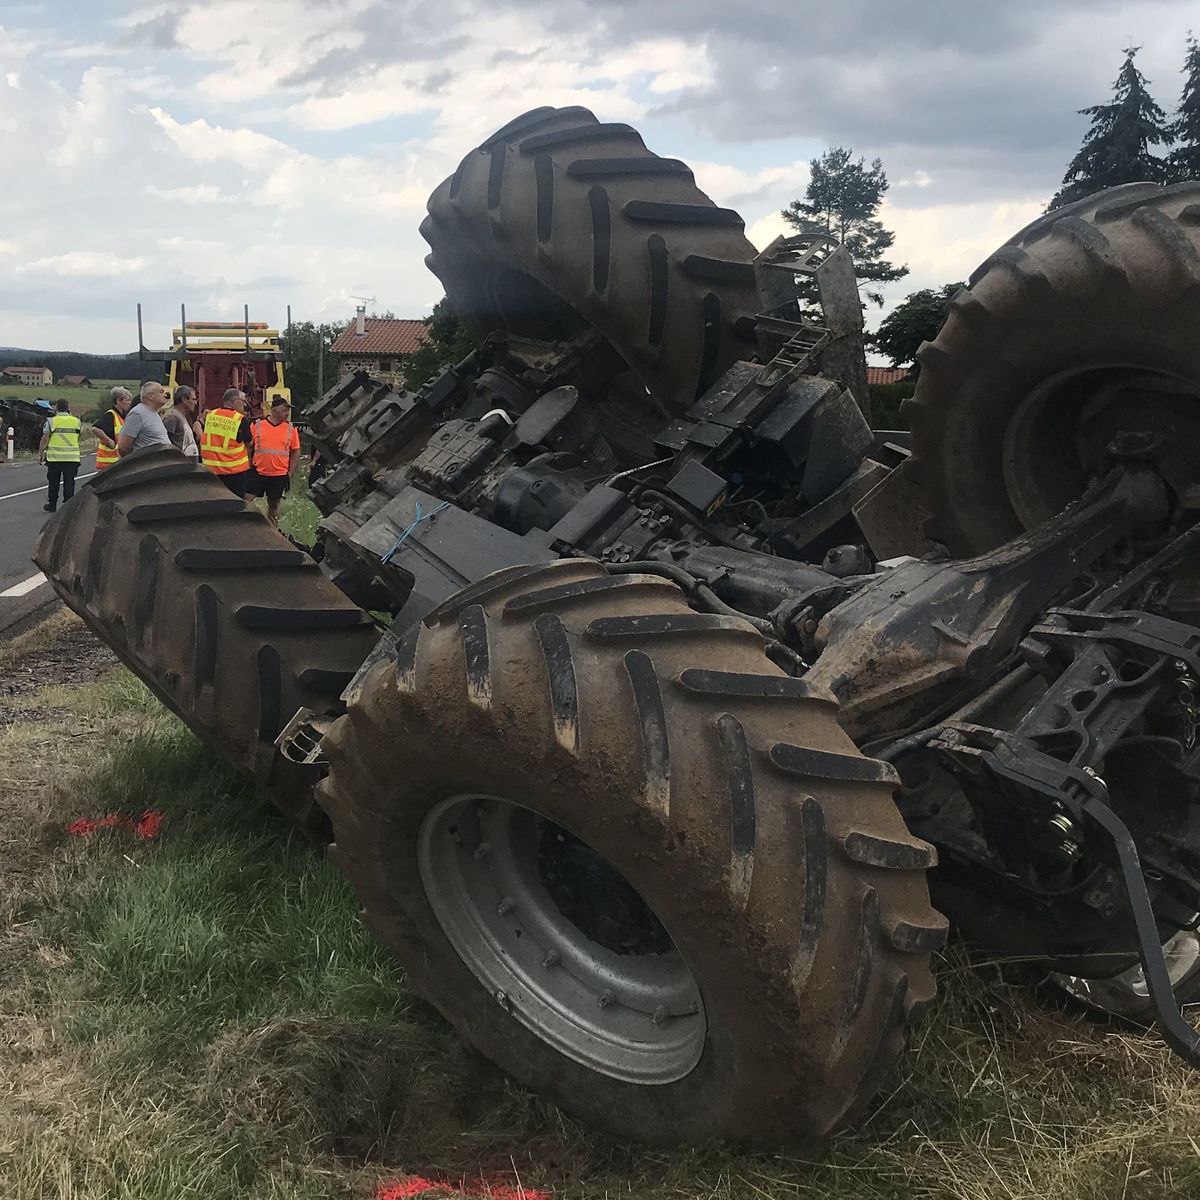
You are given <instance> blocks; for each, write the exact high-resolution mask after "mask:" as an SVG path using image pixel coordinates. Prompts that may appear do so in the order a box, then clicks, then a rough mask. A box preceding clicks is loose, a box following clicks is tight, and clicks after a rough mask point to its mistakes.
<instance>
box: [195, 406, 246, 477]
mask: <svg viewBox="0 0 1200 1200" xmlns="http://www.w3.org/2000/svg"><path fill="white" fill-rule="evenodd" d="M245 412H246V394H245V392H243V391H241V390H240V389H239V388H229V389H228V390H227V391H226V392H225V394H224V395H223V396H222V397H221V407H220V408H213V409H210V410H209V411H208V412H207V413H206V414H205V416H204V432H203V433H202V434H201V435H200V461H201V462H202V463H203V464H204V466H206V467H207V468H208V469H209V470H210V471H211V472H212V473H213V474H214V475H215V476H216V477H217V478H218V479H219V480H220V481H221V482H222V483H223V484H224V485H225V486H226V487H227V488H228V489H229V490H230V491H231V492H232V493H233V494H234V495H235V496H237V497H238V498H239V499H243V500H244V499H245V497H246V484H247V483H249V482H250V478H251V471H250V450H249V446H250V424H249V422H248V421H247V420H246V417H245Z"/></svg>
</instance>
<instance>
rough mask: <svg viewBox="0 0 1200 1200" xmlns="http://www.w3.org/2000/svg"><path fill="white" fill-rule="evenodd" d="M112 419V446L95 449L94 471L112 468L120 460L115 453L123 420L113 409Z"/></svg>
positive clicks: (100, 446)
mask: <svg viewBox="0 0 1200 1200" xmlns="http://www.w3.org/2000/svg"><path fill="white" fill-rule="evenodd" d="M112 418H113V444H112V445H111V446H105V445H104V444H103V443H101V444H100V445H98V446H97V447H96V470H97V471H103V470H104V468H105V467H111V466H114V465H115V464H116V463H118V462H119V461H120V459H121V456H120V455H119V454H118V453H117V439H118V438H119V437H120V436H121V426H122V425H124V424H125V418H124V417H123V416H121V414H120V413H119V412H117V410H116V409H115V408H114V409H113V410H112Z"/></svg>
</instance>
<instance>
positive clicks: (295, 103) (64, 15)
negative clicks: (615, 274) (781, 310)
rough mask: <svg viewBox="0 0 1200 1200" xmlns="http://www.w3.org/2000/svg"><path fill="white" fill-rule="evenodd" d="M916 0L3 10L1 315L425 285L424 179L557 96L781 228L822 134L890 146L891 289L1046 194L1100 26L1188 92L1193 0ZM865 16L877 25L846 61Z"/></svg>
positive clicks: (769, 229)
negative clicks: (83, 12)
mask: <svg viewBox="0 0 1200 1200" xmlns="http://www.w3.org/2000/svg"><path fill="white" fill-rule="evenodd" d="M920 8H921V6H919V5H918V6H917V7H916V9H915V10H914V9H912V8H911V6H910V7H909V8H904V7H903V6H900V7H899V8H898V7H896V6H894V5H891V4H887V3H885V0H846V3H844V4H843V5H840V6H835V7H834V8H832V9H828V10H827V11H825V15H824V17H823V19H822V22H820V23H819V25H814V26H812V27H811V28H809V29H807V30H806V40H805V51H804V55H803V56H802V59H800V60H797V58H796V51H795V40H794V32H795V19H796V17H795V12H794V11H793V8H789V7H788V6H786V5H783V4H782V3H781V2H780V0H757V2H756V3H752V4H750V5H748V6H745V11H740V10H738V9H736V8H734V9H731V8H730V7H729V6H728V5H727V4H725V3H724V2H723V0H722V2H721V3H718V2H717V0H689V4H687V5H683V6H680V5H678V4H677V3H673V2H668V0H637V3H634V2H633V0H589V2H587V3H585V2H584V0H550V3H549V4H545V3H543V4H539V5H537V6H534V5H532V4H530V3H529V2H528V0H491V2H490V3H489V4H486V5H484V4H482V3H480V2H479V0H438V3H437V4H436V5H429V4H419V3H417V0H338V3H336V4H333V3H328V2H327V0H170V2H169V3H168V2H165V0H164V2H150V3H142V2H140V0H114V2H113V4H112V5H110V6H105V11H106V12H107V11H109V10H111V9H115V10H117V11H116V13H115V16H111V17H108V16H104V15H100V10H99V9H97V12H96V13H95V14H89V19H88V20H87V21H86V22H83V21H77V20H76V19H75V18H74V17H73V15H72V14H73V11H74V10H73V9H72V8H71V6H69V5H58V6H50V5H47V6H43V7H40V8H37V7H35V6H30V7H29V8H28V9H26V10H24V11H25V13H26V15H25V16H24V17H22V18H18V17H17V16H16V15H15V12H16V10H14V12H13V13H12V14H10V13H8V12H7V11H6V14H5V20H6V22H7V27H5V26H0V72H2V73H3V76H4V81H5V84H6V86H4V87H0V155H3V156H4V157H5V159H6V160H8V161H17V160H20V161H22V162H23V163H24V164H26V165H25V166H24V168H23V170H22V175H21V180H20V186H19V187H9V188H7V189H4V190H2V191H0V231H3V236H4V237H5V238H7V239H9V240H8V241H7V242H0V255H4V256H5V257H4V262H5V265H6V267H8V269H9V270H10V272H11V271H13V270H14V269H17V270H19V271H20V272H21V281H22V286H21V289H20V295H21V299H20V305H19V306H17V305H16V304H15V302H14V300H13V298H12V297H7V298H5V299H4V300H3V301H2V302H3V303H6V304H8V305H9V306H10V307H9V308H8V309H7V310H6V311H5V312H4V313H3V316H2V321H3V326H4V329H5V340H6V341H22V342H24V343H26V344H31V345H41V344H45V338H47V337H50V336H51V335H53V338H54V340H55V342H56V343H57V344H58V345H64V346H65V345H75V346H79V347H80V348H85V349H86V348H92V349H109V350H119V349H124V348H127V347H128V345H129V343H130V341H131V338H132V333H131V330H132V321H131V317H130V316H129V314H130V313H131V312H132V304H133V302H134V301H135V300H136V299H143V300H145V302H146V311H147V318H148V320H149V321H151V322H153V321H159V320H160V321H161V322H162V324H163V327H164V329H165V328H166V327H167V326H169V324H170V322H171V321H172V320H173V319H175V317H176V316H177V313H178V304H179V302H180V300H183V301H185V302H186V303H187V305H188V309H189V312H197V313H199V314H200V315H203V311H207V312H211V313H214V314H217V315H220V314H222V313H234V314H237V313H240V312H241V306H242V304H244V303H250V304H251V305H252V306H253V309H254V312H255V315H261V316H262V317H263V318H264V319H269V320H273V321H279V320H282V319H283V309H284V305H285V304H286V303H288V302H290V303H291V304H292V305H293V311H294V313H295V315H296V316H297V317H306V316H311V317H314V318H318V319H333V318H341V317H344V316H346V315H347V314H348V313H349V312H351V311H352V304H353V302H352V301H351V299H350V293H351V292H355V291H358V290H360V289H364V288H365V289H366V290H368V291H373V292H374V293H375V294H376V295H377V296H378V297H379V304H380V305H381V306H386V307H390V308H393V309H395V310H396V311H397V312H401V313H414V314H416V313H419V312H423V311H425V310H427V308H428V307H429V304H430V302H431V301H432V300H433V299H436V297H437V296H438V295H439V294H440V288H439V286H438V284H437V282H436V280H434V279H433V278H432V277H431V276H430V275H429V274H428V272H427V271H426V270H425V268H424V266H423V263H422V259H423V257H424V253H425V250H426V247H425V244H424V242H423V241H422V239H421V238H420V237H419V235H418V233H417V226H418V224H419V221H420V218H421V216H422V212H423V209H424V205H425V200H426V197H427V196H428V194H429V192H430V191H431V190H432V189H433V188H434V187H435V186H436V185H437V184H438V183H439V182H440V181H441V179H442V178H444V177H445V176H446V175H447V174H448V173H449V172H450V171H452V170H453V169H454V167H455V166H456V164H457V163H458V161H459V160H460V159H461V158H462V156H463V154H464V153H465V152H466V151H467V150H468V149H469V148H470V147H471V146H473V145H476V144H477V143H478V141H479V140H480V139H481V138H482V137H483V136H486V135H487V134H488V133H490V132H491V131H492V130H494V129H495V128H497V127H498V126H500V125H501V124H503V123H505V122H506V121H508V120H510V119H511V118H512V117H514V116H516V115H517V114H519V113H520V112H522V111H524V110H526V109H529V108H533V107H536V106H540V105H583V106H586V107H589V108H591V109H593V111H595V112H596V113H597V115H598V116H599V117H600V119H601V120H605V121H629V122H632V123H634V124H636V125H637V126H638V128H639V129H640V130H641V131H642V132H643V133H644V134H645V136H646V139H647V144H649V145H651V146H652V147H653V148H654V149H655V150H657V151H658V152H659V153H661V154H664V155H668V156H673V157H680V158H684V159H685V160H688V161H690V162H691V164H692V166H693V169H694V171H695V174H696V178H697V181H698V183H699V184H700V186H701V187H702V188H704V189H705V190H707V191H708V192H709V194H710V195H711V196H712V197H713V199H714V200H715V201H716V202H717V203H718V204H722V205H725V206H729V207H734V208H737V209H738V210H739V211H741V212H742V213H743V215H744V216H745V217H746V219H747V224H748V233H749V236H750V237H751V239H752V240H753V241H754V242H755V243H756V244H759V245H763V244H765V243H767V242H769V241H770V240H771V238H772V237H773V236H774V235H775V233H777V232H785V231H786V230H785V227H784V226H783V223H782V221H781V220H780V219H779V217H778V210H779V209H780V208H781V207H783V206H784V205H785V204H786V203H787V202H788V201H789V200H791V199H793V198H794V197H796V196H798V195H800V194H802V193H803V191H804V187H805V184H806V182H807V178H808V166H807V159H808V157H810V156H811V154H812V153H816V152H817V151H818V150H819V148H820V146H821V145H823V144H825V142H826V141H836V142H843V143H845V144H847V145H851V146H853V147H854V148H855V150H856V152H858V153H865V154H866V155H867V156H868V157H870V156H873V155H874V154H875V153H880V154H882V155H883V158H884V162H885V165H886V166H888V167H889V169H890V171H891V174H892V178H893V188H892V191H891V193H890V202H889V204H888V205H887V206H886V207H885V210H884V214H883V216H884V223H885V224H886V225H887V226H888V227H889V228H892V229H894V230H895V231H896V236H897V241H896V246H895V251H894V255H893V256H894V257H895V258H896V259H897V260H899V261H906V262H908V264H909V266H910V267H911V269H912V273H911V275H910V276H909V277H908V278H907V279H905V280H904V281H902V282H901V283H898V284H895V285H892V286H891V287H890V288H888V289H887V293H888V295H889V298H895V299H898V298H899V297H901V296H903V295H904V294H905V293H906V292H908V291H911V290H913V289H914V288H917V287H922V286H934V285H940V284H942V283H945V282H948V281H950V280H952V279H955V278H960V277H962V276H964V275H965V274H966V273H968V272H969V271H970V270H971V269H972V268H973V267H974V266H975V265H976V264H977V263H978V262H979V261H980V260H981V259H982V258H983V257H985V256H986V254H987V253H988V252H989V251H990V250H991V249H992V248H994V247H995V246H996V245H997V244H999V243H1000V242H1002V241H1003V240H1004V239H1005V238H1007V237H1008V236H1009V235H1010V234H1011V233H1012V232H1013V231H1014V230H1015V229H1017V228H1018V227H1020V225H1022V224H1023V223H1025V221H1027V220H1028V219H1029V218H1030V217H1031V216H1033V215H1036V214H1037V212H1038V211H1040V208H1041V204H1042V197H1041V195H1039V194H1038V193H1039V191H1043V190H1044V191H1047V192H1048V191H1049V190H1051V189H1052V188H1053V186H1054V184H1055V183H1056V182H1057V175H1056V174H1055V172H1056V171H1057V172H1061V169H1062V166H1061V164H1065V162H1066V161H1067V159H1068V158H1069V157H1070V154H1071V153H1073V151H1074V149H1075V145H1076V144H1077V141H1076V140H1075V139H1077V135H1078V128H1077V127H1079V126H1081V124H1082V121H1081V119H1078V118H1076V117H1075V116H1074V115H1073V111H1074V109H1075V108H1077V107H1080V106H1082V105H1083V104H1087V103H1092V102H1095V101H1096V100H1102V99H1103V98H1104V96H1105V94H1106V92H1107V88H1108V82H1109V80H1110V78H1111V76H1112V75H1113V74H1115V69H1116V66H1117V59H1118V58H1119V51H1118V50H1117V49H1113V50H1111V52H1110V51H1109V50H1103V47H1102V45H1101V42H1102V41H1103V39H1107V38H1110V37H1111V38H1113V39H1115V40H1113V41H1112V46H1113V47H1119V46H1120V45H1123V44H1124V42H1123V40H1122V39H1123V38H1124V37H1125V36H1126V35H1127V33H1128V32H1130V31H1132V32H1134V33H1135V34H1137V36H1138V38H1139V40H1145V41H1146V43H1147V49H1146V51H1145V54H1144V56H1143V57H1142V58H1139V63H1143V62H1144V63H1145V65H1146V66H1147V68H1148V74H1150V75H1151V78H1152V80H1153V82H1154V84H1155V93H1156V95H1158V97H1159V98H1160V100H1162V101H1163V103H1164V104H1165V105H1166V106H1167V107H1171V106H1172V102H1173V100H1174V94H1173V93H1174V91H1175V89H1176V88H1177V86H1178V82H1179V81H1178V78H1177V76H1176V75H1175V72H1176V71H1177V69H1178V65H1179V59H1180V57H1181V54H1182V42H1183V32H1184V28H1185V26H1184V23H1183V15H1184V14H1185V13H1186V10H1185V9H1184V8H1183V6H1182V4H1181V3H1177V4H1174V5H1173V4H1171V3H1169V2H1168V0H1153V2H1151V0H1138V3H1136V4H1135V3H1134V2H1133V0H1101V3H1100V4H1099V5H1091V6H1089V7H1088V12H1089V13H1092V10H1095V12H1094V16H1095V19H1094V20H1092V19H1091V17H1090V16H1089V23H1088V24H1087V28H1086V30H1083V27H1082V25H1081V24H1080V20H1079V14H1080V13H1081V12H1082V11H1083V10H1084V6H1083V0H1039V4H1038V6H1037V9H1036V13H1037V15H1038V16H1039V18H1040V17H1043V16H1044V20H1043V19H1039V20H1036V21H1035V20H1033V15H1034V13H1035V8H1034V5H1033V3H1032V0H1012V4H1011V5H1007V6H992V8H991V9H988V10H987V12H986V13H985V12H983V10H979V12H976V11H975V10H974V9H970V6H965V7H964V6H961V5H958V6H954V5H947V4H939V5H937V6H936V8H937V10H938V12H939V17H938V19H937V20H935V19H934V18H933V16H931V15H929V14H927V13H922V12H920V11H919V10H920ZM968 9H970V11H969V12H968V11H967V10H968ZM22 20H23V21H24V22H25V23H26V24H27V25H29V26H30V27H29V28H14V27H13V26H14V24H18V23H20V21H22ZM35 26H36V28H35ZM866 28H869V29H870V30H871V31H872V35H873V36H872V40H871V41H870V44H869V46H868V49H866V50H864V51H863V53H862V54H860V55H856V56H851V57H850V58H847V57H846V55H845V51H844V47H845V46H846V45H847V44H851V45H855V44H860V43H859V41H856V39H855V31H856V30H859V31H861V30H862V29H866ZM1085 33H1086V39H1084V35H1085ZM1143 35H1144V36H1143ZM1081 39H1084V40H1081ZM1085 41H1086V44H1085ZM1077 42H1078V43H1079V45H1078V46H1077V45H1076V43H1077ZM862 44H866V43H862ZM1105 44H1107V43H1105ZM870 46H875V47H876V49H871V48H870ZM1102 50H1103V53H1101V51H1102ZM130 57H135V58H136V64H135V65H136V69H130V66H131V64H130V63H129V62H128V61H127V60H128V59H129V58H130ZM1101 60H1102V61H1101ZM900 77H902V83H901V84H899V85H898V84H897V79H898V78H900ZM981 98H982V99H981ZM722 137H724V138H726V139H727V140H724V141H722V140H721V138H722ZM901 139H903V140H901ZM30 147H36V148H37V154H36V155H34V156H33V157H32V158H31V157H30V155H29V149H30ZM1047 164H1049V165H1047ZM1043 185H1044V186H1043ZM14 263H20V264H21V265H20V266H19V267H16V268H14V265H13V264H14ZM202 310H203V311H202ZM156 314H158V315H156ZM873 316H875V317H877V316H878V313H877V312H876V313H873ZM23 331H24V332H23ZM148 336H149V333H148Z"/></svg>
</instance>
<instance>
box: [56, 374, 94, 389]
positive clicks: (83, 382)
mask: <svg viewBox="0 0 1200 1200" xmlns="http://www.w3.org/2000/svg"><path fill="white" fill-rule="evenodd" d="M58 382H59V383H61V384H63V385H64V386H65V387H86V388H90V387H91V386H92V381H91V380H90V379H89V378H88V377H87V376H86V375H64V376H63V377H62V378H61V379H60V380H59V381H58Z"/></svg>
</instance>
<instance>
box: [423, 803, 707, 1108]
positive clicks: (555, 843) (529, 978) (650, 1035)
mask: <svg viewBox="0 0 1200 1200" xmlns="http://www.w3.org/2000/svg"><path fill="white" fill-rule="evenodd" d="M417 862H418V867H419V870H420V874H421V881H422V883H423V884H424V887H425V894H426V897H427V898H428V900H429V903H430V905H431V907H432V908H433V911H434V914H435V915H436V917H437V919H438V922H439V924H440V925H441V927H442V931H443V932H444V933H445V935H446V937H447V939H448V940H449V942H450V943H451V945H452V946H453V947H454V949H455V950H456V951H457V953H458V955H459V957H460V958H461V959H462V960H463V962H464V963H465V964H466V966H467V967H468V968H469V969H470V970H471V972H472V974H474V975H475V977H476V978H477V979H478V980H479V981H480V982H481V983H482V984H483V985H484V987H486V988H487V989H488V991H489V992H490V993H491V995H492V997H493V998H494V999H495V1000H496V1001H497V1002H498V1003H499V1004H500V1005H501V1007H503V1008H504V1010H505V1011H506V1012H508V1013H509V1014H510V1015H511V1016H513V1017H514V1018H515V1019H516V1020H518V1021H520V1022H521V1024H523V1025H524V1026H525V1027H526V1028H527V1029H529V1030H531V1031H532V1032H533V1033H535V1034H536V1035H537V1036H538V1037H540V1038H541V1039H542V1040H543V1041H545V1042H547V1043H549V1044H550V1045H551V1046H553V1047H554V1048H555V1049H556V1050H558V1051H559V1052H560V1053H562V1054H564V1055H566V1056H567V1057H568V1058H571V1059H573V1060H574V1061H575V1062H577V1063H581V1064H582V1065H583V1066H585V1067H588V1068H590V1069H591V1070H593V1071H597V1072H599V1073H600V1074H602V1075H607V1076H609V1077H610V1078H613V1079H620V1080H625V1081H628V1082H633V1083H639V1084H665V1083H673V1082H674V1081H676V1080H678V1079H682V1078H683V1077H684V1076H685V1075H687V1074H688V1073H689V1072H690V1071H691V1070H692V1069H693V1068H694V1067H695V1065H696V1063H697V1062H699V1060H700V1056H701V1054H702V1053H703V1051H704V1042H705V1035H706V1029H707V1024H706V1020H705V1014H704V1007H703V1003H702V1001H701V998H700V990H699V988H698V987H697V985H696V982H695V979H694V978H693V976H692V973H691V971H690V970H689V968H688V966H687V964H686V963H685V962H684V960H683V957H682V955H681V954H680V953H679V951H678V949H677V947H676V946H675V944H674V942H673V941H672V940H671V938H670V935H669V934H668V933H667V931H666V929H665V927H664V926H663V925H662V923H661V921H659V919H658V917H657V916H656V915H655V914H654V913H653V911H652V910H651V909H650V907H649V906H648V905H647V904H646V903H645V901H644V900H643V899H642V898H641V897H640V896H639V895H638V893H637V892H636V891H635V890H634V889H633V888H632V887H631V886H630V885H629V883H628V882H627V881H626V880H625V879H624V878H623V877H622V876H621V875H620V874H619V873H618V872H617V871H616V870H615V869H614V868H613V867H612V866H610V865H609V864H608V863H606V862H605V861H604V860H603V859H602V858H601V857H600V856H599V855H598V854H596V852H595V851H594V850H592V849H591V848H590V847H588V846H586V845H585V844H584V843H582V842H580V841H579V840H578V839H576V838H574V837H572V836H571V835H570V834H569V833H567V832H566V831H565V830H563V829H561V828H559V827H558V826H556V825H554V824H553V823H552V822H550V821H548V820H546V819H545V818H542V817H540V816H538V815H537V814H536V813H534V812H533V811H532V810H530V809H528V808H525V807H523V806H521V805H518V804H513V803H511V802H509V801H507V800H503V799H501V798H500V797H497V796H489V795H483V794H470V795H458V796H452V797H450V798H448V799H446V800H443V801H442V802H441V803H439V804H438V805H436V806H435V807H434V808H433V809H432V810H431V811H430V812H429V814H428V815H427V816H426V818H425V821H424V823H423V824H422V827H421V833H420V838H419V841H418V849H417Z"/></svg>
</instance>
